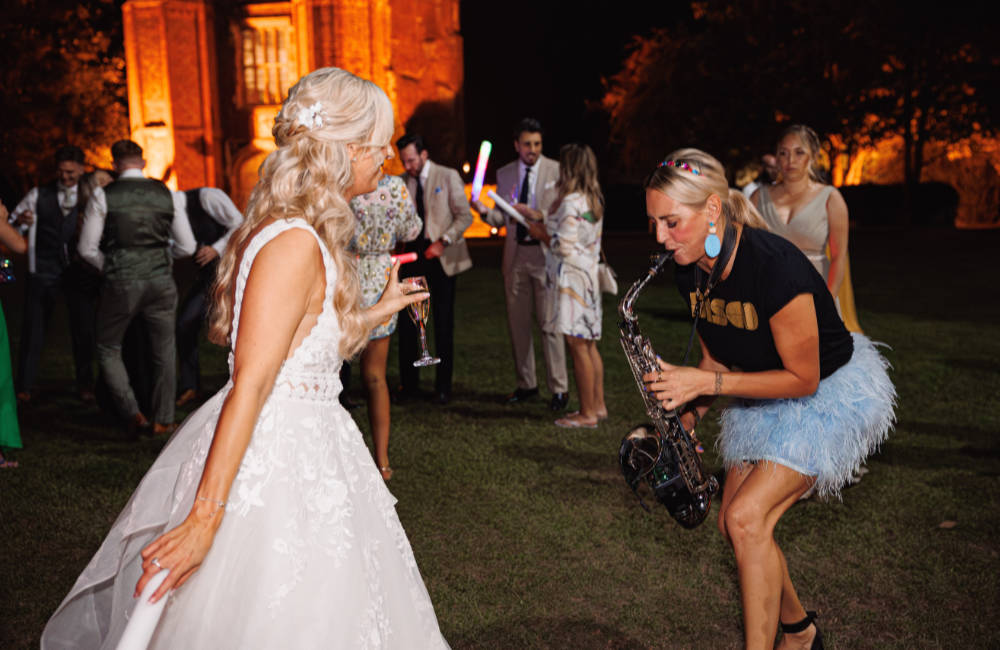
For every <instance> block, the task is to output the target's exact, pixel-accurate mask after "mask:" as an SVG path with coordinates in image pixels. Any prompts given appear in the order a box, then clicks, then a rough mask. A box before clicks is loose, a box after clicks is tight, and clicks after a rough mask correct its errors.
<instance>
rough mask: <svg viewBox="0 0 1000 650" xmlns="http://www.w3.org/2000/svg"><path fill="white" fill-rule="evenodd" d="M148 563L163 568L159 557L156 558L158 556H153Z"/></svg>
mask: <svg viewBox="0 0 1000 650" xmlns="http://www.w3.org/2000/svg"><path fill="white" fill-rule="evenodd" d="M150 564H152V565H153V566H155V567H156V568H157V569H162V568H163V565H162V564H160V558H158V557H154V558H153V559H152V560H151V561H150Z"/></svg>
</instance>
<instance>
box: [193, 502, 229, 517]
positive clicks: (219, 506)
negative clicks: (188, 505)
mask: <svg viewBox="0 0 1000 650" xmlns="http://www.w3.org/2000/svg"><path fill="white" fill-rule="evenodd" d="M195 500H196V501H206V502H208V503H214V504H215V505H216V509H215V512H213V513H212V515H211V516H213V517H214V516H215V513H216V512H218V511H219V510H225V509H226V502H225V501H216V500H215V499H209V498H206V497H195Z"/></svg>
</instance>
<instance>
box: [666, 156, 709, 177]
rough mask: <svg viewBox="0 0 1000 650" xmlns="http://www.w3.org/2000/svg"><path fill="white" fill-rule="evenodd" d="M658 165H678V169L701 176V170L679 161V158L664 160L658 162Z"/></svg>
mask: <svg viewBox="0 0 1000 650" xmlns="http://www.w3.org/2000/svg"><path fill="white" fill-rule="evenodd" d="M659 166H660V167H679V168H680V169H684V170H687V171H689V172H691V173H692V174H694V175H695V176H701V170H700V169H697V168H695V167H692V166H691V164H690V163H686V162H681V161H679V160H664V161H663V162H661V163H660V164H659Z"/></svg>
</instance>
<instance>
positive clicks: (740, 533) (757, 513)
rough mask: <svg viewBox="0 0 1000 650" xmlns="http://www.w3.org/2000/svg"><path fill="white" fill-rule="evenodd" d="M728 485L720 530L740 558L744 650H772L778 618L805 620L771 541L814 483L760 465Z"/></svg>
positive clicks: (811, 633) (787, 471) (812, 633)
mask: <svg viewBox="0 0 1000 650" xmlns="http://www.w3.org/2000/svg"><path fill="white" fill-rule="evenodd" d="M747 467H749V469H745V468H747ZM731 478H732V479H733V481H734V482H732V483H731V482H730V479H731ZM726 482H727V485H726V493H727V494H724V495H723V504H722V512H721V513H720V529H722V531H723V535H726V536H727V538H728V539H729V541H730V543H731V544H732V546H733V551H734V553H735V555H736V566H737V568H738V570H739V576H740V595H741V600H742V603H743V625H744V633H745V642H746V647H747V648H748V649H763V648H767V649H770V648H772V647H773V645H774V637H775V635H776V634H777V629H778V620H779V617H780V616H782V615H792V614H795V616H794V617H792V618H791V620H790V621H788V622H791V621H798V620H801V619H802V618H803V617H805V611H804V610H803V609H802V604H801V603H800V602H799V601H798V596H797V595H796V593H795V589H794V587H792V584H791V578H790V577H789V575H788V568H787V565H786V563H785V561H784V556H783V555H782V553H781V549H779V548H778V545H777V543H776V542H775V540H774V536H773V535H774V527H775V525H777V523H778V520H779V519H780V518H781V516H782V515H783V514H784V513H785V512H786V511H787V510H788V509H789V508H790V507H791V506H793V505H794V504H795V503H796V502H797V501H798V498H799V496H801V495H802V494H803V493H804V492H805V491H806V490H807V489H808V488H809V486H810V485H811V480H810V479H809V478H808V477H806V476H803V475H802V474H800V473H798V472H796V471H794V470H792V469H789V468H787V467H784V466H782V465H777V464H773V463H760V464H757V465H753V466H743V468H738V469H737V470H735V471H733V472H731V477H727V481H726ZM799 613H800V614H801V615H798V614H799ZM815 634H816V629H815V627H811V628H809V629H807V630H805V631H804V632H803V633H802V634H801V635H795V636H796V637H803V638H802V639H801V640H802V641H805V640H806V638H808V641H809V642H811V640H812V637H813V636H815ZM789 641H792V639H789ZM789 647H792V646H789ZM806 647H808V646H806Z"/></svg>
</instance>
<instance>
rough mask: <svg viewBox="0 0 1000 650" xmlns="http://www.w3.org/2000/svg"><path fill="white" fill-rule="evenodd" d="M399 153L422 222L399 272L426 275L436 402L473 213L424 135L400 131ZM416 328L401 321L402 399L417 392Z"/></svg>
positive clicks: (446, 393)
mask: <svg viewBox="0 0 1000 650" xmlns="http://www.w3.org/2000/svg"><path fill="white" fill-rule="evenodd" d="M396 146H397V147H398V148H399V158H400V160H401V161H402V162H403V167H404V168H406V174H405V175H404V178H405V181H406V189H407V190H408V191H409V192H410V196H412V197H413V201H414V204H415V207H416V209H417V214H418V215H419V216H420V220H421V221H422V222H423V228H422V231H421V234H420V236H419V237H418V238H417V239H415V240H414V241H412V242H410V243H408V244H405V245H404V247H403V250H404V251H407V252H410V251H412V252H415V253H417V256H418V257H417V261H416V262H414V263H412V264H407V265H405V266H404V267H403V270H402V271H401V274H400V275H401V277H404V278H405V277H414V276H420V275H422V276H424V277H426V278H427V286H428V287H429V288H430V291H431V312H430V313H431V319H432V320H433V321H434V352H435V354H436V355H437V356H438V357H440V359H441V363H439V364H438V365H437V370H436V374H435V379H434V397H433V399H434V401H435V402H437V403H438V404H447V403H448V402H450V401H451V389H452V374H453V371H454V364H455V359H454V356H455V341H454V335H455V288H456V281H457V276H458V274H459V273H462V272H464V271H467V270H469V269H470V268H472V259H471V258H470V257H469V249H468V246H467V245H466V243H465V235H464V233H465V229H466V228H468V227H469V226H470V225H472V212H470V211H469V201H468V199H467V198H466V197H465V185H464V184H463V183H462V177H461V176H459V175H458V170H455V169H451V168H449V167H445V166H443V165H439V164H437V163H435V162H432V161H431V160H430V158H429V157H428V152H427V147H426V146H425V145H424V140H423V138H422V137H420V136H419V135H416V134H408V135H404V136H403V137H402V138H400V139H399V140H397V141H396ZM417 339H418V333H417V328H416V325H414V324H413V323H411V322H410V320H409V319H407V318H403V319H401V320H400V321H399V375H400V383H401V384H402V385H401V386H400V389H399V392H398V394H397V396H398V398H399V399H401V400H406V399H411V398H413V397H415V396H416V395H417V392H418V388H419V383H420V374H419V372H418V370H417V368H414V367H413V362H414V361H416V359H417V348H418V342H417Z"/></svg>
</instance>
